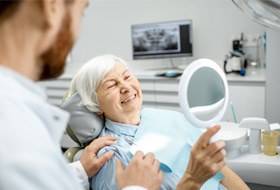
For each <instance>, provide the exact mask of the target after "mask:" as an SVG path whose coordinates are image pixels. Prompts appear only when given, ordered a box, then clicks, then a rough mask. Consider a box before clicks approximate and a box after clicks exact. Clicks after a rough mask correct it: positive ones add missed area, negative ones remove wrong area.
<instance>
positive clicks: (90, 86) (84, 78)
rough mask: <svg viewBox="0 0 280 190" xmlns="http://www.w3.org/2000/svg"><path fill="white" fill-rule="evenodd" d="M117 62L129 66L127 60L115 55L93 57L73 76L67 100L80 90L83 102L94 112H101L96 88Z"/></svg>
mask: <svg viewBox="0 0 280 190" xmlns="http://www.w3.org/2000/svg"><path fill="white" fill-rule="evenodd" d="M117 63H120V64H123V65H124V66H125V67H126V68H127V64H126V62H125V61H124V60H123V59H121V58H119V57H116V56H114V55H100V56H97V57H94V58H93V59H91V60H90V61H89V62H87V63H86V64H84V65H83V66H82V68H81V69H80V70H79V71H78V72H77V74H76V75H75V76H74V77H73V79H72V81H71V84H70V88H69V91H68V94H67V95H66V97H65V100H66V99H67V98H70V97H71V96H72V95H73V94H75V93H76V92H78V93H79V94H80V96H81V99H82V101H81V104H83V105H84V106H86V107H87V109H88V110H90V111H92V112H96V113H98V112H100V108H99V102H98V98H97V94H96V88H97V87H98V86H99V84H100V82H101V80H102V79H103V77H104V76H105V75H106V74H107V73H108V72H109V71H110V70H111V69H112V68H113V67H114V66H115V65H116V64H117Z"/></svg>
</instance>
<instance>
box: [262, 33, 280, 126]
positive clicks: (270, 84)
mask: <svg viewBox="0 0 280 190" xmlns="http://www.w3.org/2000/svg"><path fill="white" fill-rule="evenodd" d="M279 51H280V32H279V31H275V30H271V29H269V30H267V59H266V60H267V69H266V72H267V73H266V110H265V111H266V118H267V120H268V121H269V122H270V123H273V122H278V123H280V52H279Z"/></svg>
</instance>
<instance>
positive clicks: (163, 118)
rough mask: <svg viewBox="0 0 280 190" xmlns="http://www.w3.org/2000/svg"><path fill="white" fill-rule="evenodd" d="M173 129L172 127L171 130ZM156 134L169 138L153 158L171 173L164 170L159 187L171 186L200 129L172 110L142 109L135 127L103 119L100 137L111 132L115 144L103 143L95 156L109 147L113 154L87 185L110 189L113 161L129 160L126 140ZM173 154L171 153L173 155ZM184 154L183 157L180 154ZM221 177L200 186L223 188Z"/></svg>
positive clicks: (125, 162)
mask: <svg viewBox="0 0 280 190" xmlns="http://www.w3.org/2000/svg"><path fill="white" fill-rule="evenodd" d="M175 128H176V130H174V129H175ZM151 133H157V134H159V135H165V136H166V137H170V138H171V139H173V140H172V141H169V143H168V145H166V146H165V147H163V148H162V149H160V150H158V151H154V153H155V155H156V158H157V159H159V160H160V161H161V162H163V163H164V164H167V165H168V166H169V167H170V168H171V169H172V171H173V172H164V177H163V183H162V185H161V189H162V190H171V189H175V188H176V185H177V183H178V182H179V180H180V177H181V176H182V175H183V172H184V171H185V168H186V166H187V164H188V159H189V155H188V154H189V153H190V149H191V146H192V145H193V144H194V143H195V142H196V140H197V139H198V138H199V136H200V135H201V132H200V131H199V130H198V129H197V128H195V127H193V126H192V125H191V124H190V123H189V122H188V121H187V120H186V119H185V117H184V116H183V115H182V114H181V113H179V112H175V111H170V110H161V109H153V108H145V109H143V110H142V111H141V121H140V124H139V126H133V125H124V124H120V123H116V122H112V121H110V120H108V119H106V121H105V127H104V129H103V130H102V132H101V134H100V136H105V135H113V136H115V137H118V138H117V143H116V144H115V145H113V146H107V147H105V148H103V149H101V150H100V151H99V152H98V155H97V156H98V157H99V156H101V155H103V154H104V153H105V152H107V151H109V150H113V151H114V152H115V155H114V157H113V158H112V159H111V160H110V161H108V162H107V163H106V164H105V165H104V166H103V167H102V168H101V170H100V171H99V173H98V174H97V175H96V176H95V177H93V178H92V179H91V182H90V183H91V187H92V189H94V190H98V189H102V190H106V189H108V190H114V189H116V190H117V189H118V188H117V184H116V182H115V167H116V166H115V163H116V160H117V159H120V160H121V161H122V163H123V165H125V166H126V165H128V163H129V161H130V160H131V154H130V151H129V150H130V148H131V145H130V144H129V143H128V142H127V140H126V139H128V140H130V141H133V142H140V141H141V139H142V137H146V136H145V135H147V134H151ZM174 155H175V156H174ZM183 155H184V156H183ZM222 178H223V175H222V174H221V173H218V174H217V175H216V176H215V177H213V178H211V179H210V180H208V181H207V183H206V184H204V185H203V187H202V189H205V190H208V189H217V190H218V189H224V187H223V186H222V185H221V184H220V183H219V182H220V180H221V179H222Z"/></svg>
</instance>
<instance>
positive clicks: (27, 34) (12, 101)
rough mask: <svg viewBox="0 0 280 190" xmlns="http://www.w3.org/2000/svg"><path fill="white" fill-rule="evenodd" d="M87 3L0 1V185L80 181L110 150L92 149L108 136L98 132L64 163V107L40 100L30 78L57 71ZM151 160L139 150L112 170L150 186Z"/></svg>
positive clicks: (157, 176) (155, 176) (155, 175)
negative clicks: (119, 168)
mask: <svg viewBox="0 0 280 190" xmlns="http://www.w3.org/2000/svg"><path fill="white" fill-rule="evenodd" d="M87 5H88V2H87V0H38V1H35V0H18V1H16V0H14V1H0V86H1V89H0V105H1V107H0V168H1V170H0V189H48V190H49V189H67V190H70V189H73V190H77V189H82V188H88V177H91V176H93V175H95V174H96V173H97V172H98V171H99V169H100V167H101V166H102V165H103V164H104V163H105V162H106V161H108V160H109V159H110V158H111V157H112V156H113V154H112V152H109V153H108V154H106V155H104V156H103V157H102V158H99V159H98V158H97V157H96V153H97V151H98V150H99V149H100V148H102V147H104V146H105V145H110V144H112V143H114V140H115V138H114V137H105V138H100V139H97V140H95V141H93V142H92V144H90V145H89V146H88V147H87V148H86V150H85V151H84V155H83V156H82V158H81V160H80V161H79V162H76V163H74V164H72V165H71V166H72V167H73V170H71V169H70V168H69V166H68V165H67V163H66V161H65V160H64V158H63V155H62V153H61V149H60V144H59V142H60V138H61V136H62V133H63V131H64V128H65V126H66V124H67V121H68V118H69V114H68V113H65V112H64V111H62V110H60V109H59V108H57V107H55V106H52V105H50V104H48V103H47V97H46V95H45V94H44V92H43V91H42V90H41V89H40V88H39V87H38V85H37V84H36V83H35V82H36V81H40V80H45V79H52V78H56V77H58V76H60V75H61V74H62V73H63V70H64V66H65V60H66V57H67V55H68V53H69V52H70V50H71V48H72V46H73V45H74V43H75V41H76V40H77V38H78V36H79V32H80V22H81V18H82V15H83V12H84V9H85V8H86V6H87ZM151 161H152V162H151ZM153 161H154V160H153V159H152V160H151V159H147V157H144V155H143V154H142V153H141V152H139V154H138V155H137V156H136V157H135V158H134V161H133V162H132V163H131V165H130V167H128V168H127V169H126V170H122V172H120V176H119V178H118V179H119V181H120V182H121V186H122V187H126V186H128V185H139V186H143V187H151V189H157V187H159V185H160V182H161V177H162V176H161V173H160V172H159V171H158V167H157V166H156V165H153ZM73 171H75V173H76V174H75V173H74V172H73ZM131 175H134V176H137V180H134V181H133V179H130V178H129V176H131ZM77 176H78V178H79V180H78V179H77ZM147 176H149V179H147ZM130 188H131V187H130ZM130 188H129V187H127V189H130Z"/></svg>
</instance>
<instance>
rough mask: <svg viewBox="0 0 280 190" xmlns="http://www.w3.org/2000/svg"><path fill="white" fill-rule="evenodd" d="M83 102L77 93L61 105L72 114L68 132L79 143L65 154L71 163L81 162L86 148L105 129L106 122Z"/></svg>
mask: <svg viewBox="0 0 280 190" xmlns="http://www.w3.org/2000/svg"><path fill="white" fill-rule="evenodd" d="M81 102H82V100H81V97H80V95H79V93H78V92H77V93H75V94H73V95H72V96H71V97H70V98H68V99H67V100H66V101H65V102H64V103H63V104H62V105H61V108H62V109H64V110H66V111H68V112H69V113H70V119H69V123H68V126H67V128H66V132H67V134H68V135H69V137H70V138H71V139H72V140H73V141H74V142H76V143H77V146H76V147H70V148H68V149H67V150H66V151H65V153H64V156H65V158H66V159H67V160H68V161H69V162H73V161H76V160H79V159H80V156H81V154H82V151H83V149H84V147H86V146H87V145H88V144H89V143H90V142H91V141H92V140H94V139H95V138H96V137H98V135H99V134H100V132H101V130H102V129H103V127H104V120H103V119H102V118H101V117H100V116H98V115H97V114H95V113H93V112H91V111H89V110H88V109H87V108H86V107H85V106H84V105H83V104H82V103H81Z"/></svg>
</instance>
